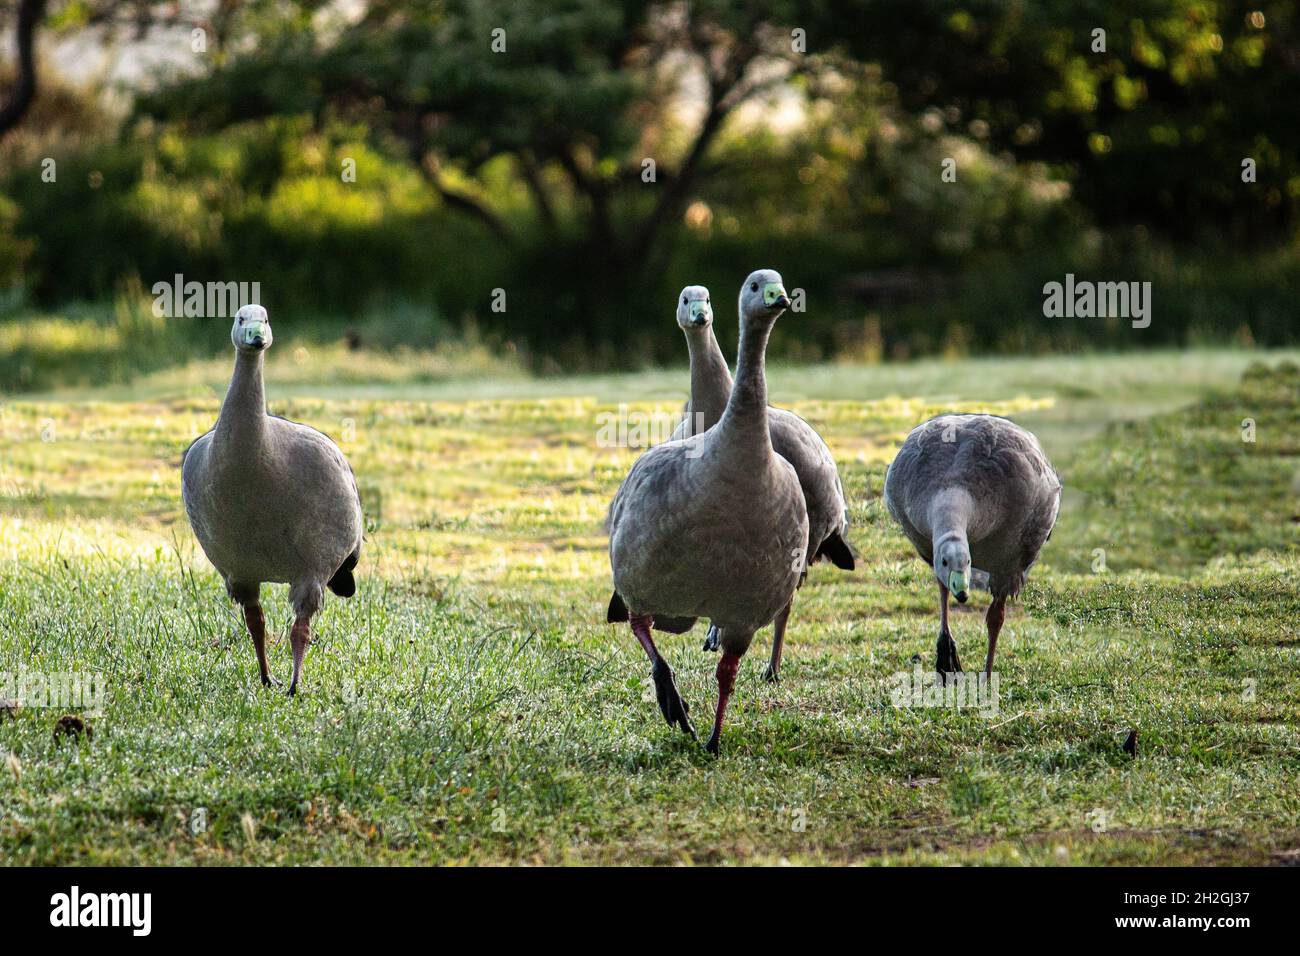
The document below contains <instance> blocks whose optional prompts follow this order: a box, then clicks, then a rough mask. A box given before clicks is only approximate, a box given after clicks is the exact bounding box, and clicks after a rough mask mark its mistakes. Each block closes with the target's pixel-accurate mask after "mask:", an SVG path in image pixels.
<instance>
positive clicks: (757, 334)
mask: <svg viewBox="0 0 1300 956" xmlns="http://www.w3.org/2000/svg"><path fill="white" fill-rule="evenodd" d="M771 334H772V325H771V323H769V322H762V323H759V322H746V323H742V325H741V328H740V348H739V350H738V355H737V357H736V380H735V382H734V383H733V384H732V386H731V397H730V398H729V399H728V400H727V409H726V411H725V412H724V413H723V416H722V421H721V422H720V423H719V428H721V429H722V430H723V432H724V433H725V434H728V435H738V436H741V437H742V439H743V440H745V441H746V442H747V443H750V444H752V445H753V447H754V448H755V449H757V450H759V451H766V452H769V453H770V452H771V450H772V439H771V436H770V435H769V434H768V425H767V374H766V371H765V369H764V358H765V355H766V352H767V340H768V338H769V337H770V336H771Z"/></svg>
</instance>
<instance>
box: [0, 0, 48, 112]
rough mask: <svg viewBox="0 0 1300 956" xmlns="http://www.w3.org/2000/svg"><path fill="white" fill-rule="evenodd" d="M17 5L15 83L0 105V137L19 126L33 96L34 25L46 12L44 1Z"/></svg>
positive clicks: (34, 77) (34, 61)
mask: <svg viewBox="0 0 1300 956" xmlns="http://www.w3.org/2000/svg"><path fill="white" fill-rule="evenodd" d="M21 3H22V5H21V6H20V7H19V8H18V28H17V30H16V31H15V33H16V34H17V37H18V85H17V87H16V88H15V89H14V94H13V96H12V97H10V99H9V102H8V103H6V104H5V105H4V106H3V107H0V136H3V135H4V134H5V133H7V132H8V131H9V130H11V129H13V128H14V127H15V126H17V125H18V122H19V120H21V119H22V118H23V116H24V114H26V112H27V108H28V107H29V106H31V105H32V100H34V99H35V98H36V24H37V23H39V22H40V20H41V17H43V16H44V15H45V0H21Z"/></svg>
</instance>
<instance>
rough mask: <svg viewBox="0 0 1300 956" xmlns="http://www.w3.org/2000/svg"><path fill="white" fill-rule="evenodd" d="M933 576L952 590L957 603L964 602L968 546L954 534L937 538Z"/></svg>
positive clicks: (967, 582)
mask: <svg viewBox="0 0 1300 956" xmlns="http://www.w3.org/2000/svg"><path fill="white" fill-rule="evenodd" d="M934 576H935V577H936V578H938V579H939V583H940V584H942V585H943V586H944V587H946V588H947V589H948V590H949V591H951V592H952V595H953V597H955V598H956V599H957V603H958V604H965V603H966V597H967V595H966V592H967V589H968V588H969V587H970V548H969V547H967V545H966V542H965V541H963V540H962V539H961V538H959V537H957V536H956V535H948V536H946V537H944V538H941V539H939V545H938V547H936V548H935V549H934Z"/></svg>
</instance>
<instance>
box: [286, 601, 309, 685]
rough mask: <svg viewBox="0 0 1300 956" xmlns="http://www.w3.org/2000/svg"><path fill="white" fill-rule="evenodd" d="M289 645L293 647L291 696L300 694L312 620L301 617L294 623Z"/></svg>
mask: <svg viewBox="0 0 1300 956" xmlns="http://www.w3.org/2000/svg"><path fill="white" fill-rule="evenodd" d="M289 643H290V644H291V645H293V679H292V680H290V681H289V696H290V697H292V696H293V695H294V694H296V693H298V681H299V680H300V679H301V678H302V659H303V658H304V657H306V656H307V645H308V644H310V643H311V619H310V618H306V617H300V618H298V619H297V620H295V621H294V622H293V630H292V631H290V632H289Z"/></svg>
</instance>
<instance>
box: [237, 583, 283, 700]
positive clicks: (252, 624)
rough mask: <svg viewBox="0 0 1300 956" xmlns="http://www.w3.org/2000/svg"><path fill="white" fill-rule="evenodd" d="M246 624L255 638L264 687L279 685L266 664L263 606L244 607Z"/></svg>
mask: <svg viewBox="0 0 1300 956" xmlns="http://www.w3.org/2000/svg"><path fill="white" fill-rule="evenodd" d="M244 624H245V625H246V626H247V627H248V633H249V634H251V635H252V637H253V650H254V651H255V652H256V653H257V667H258V670H260V671H261V672H262V686H263V687H270V686H271V685H272V684H275V683H277V681H276V679H275V678H274V677H272V676H271V668H270V666H269V665H268V664H267V662H266V618H265V617H263V615H262V605H260V604H257V603H256V602H254V603H252V604H245V605H244Z"/></svg>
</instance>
